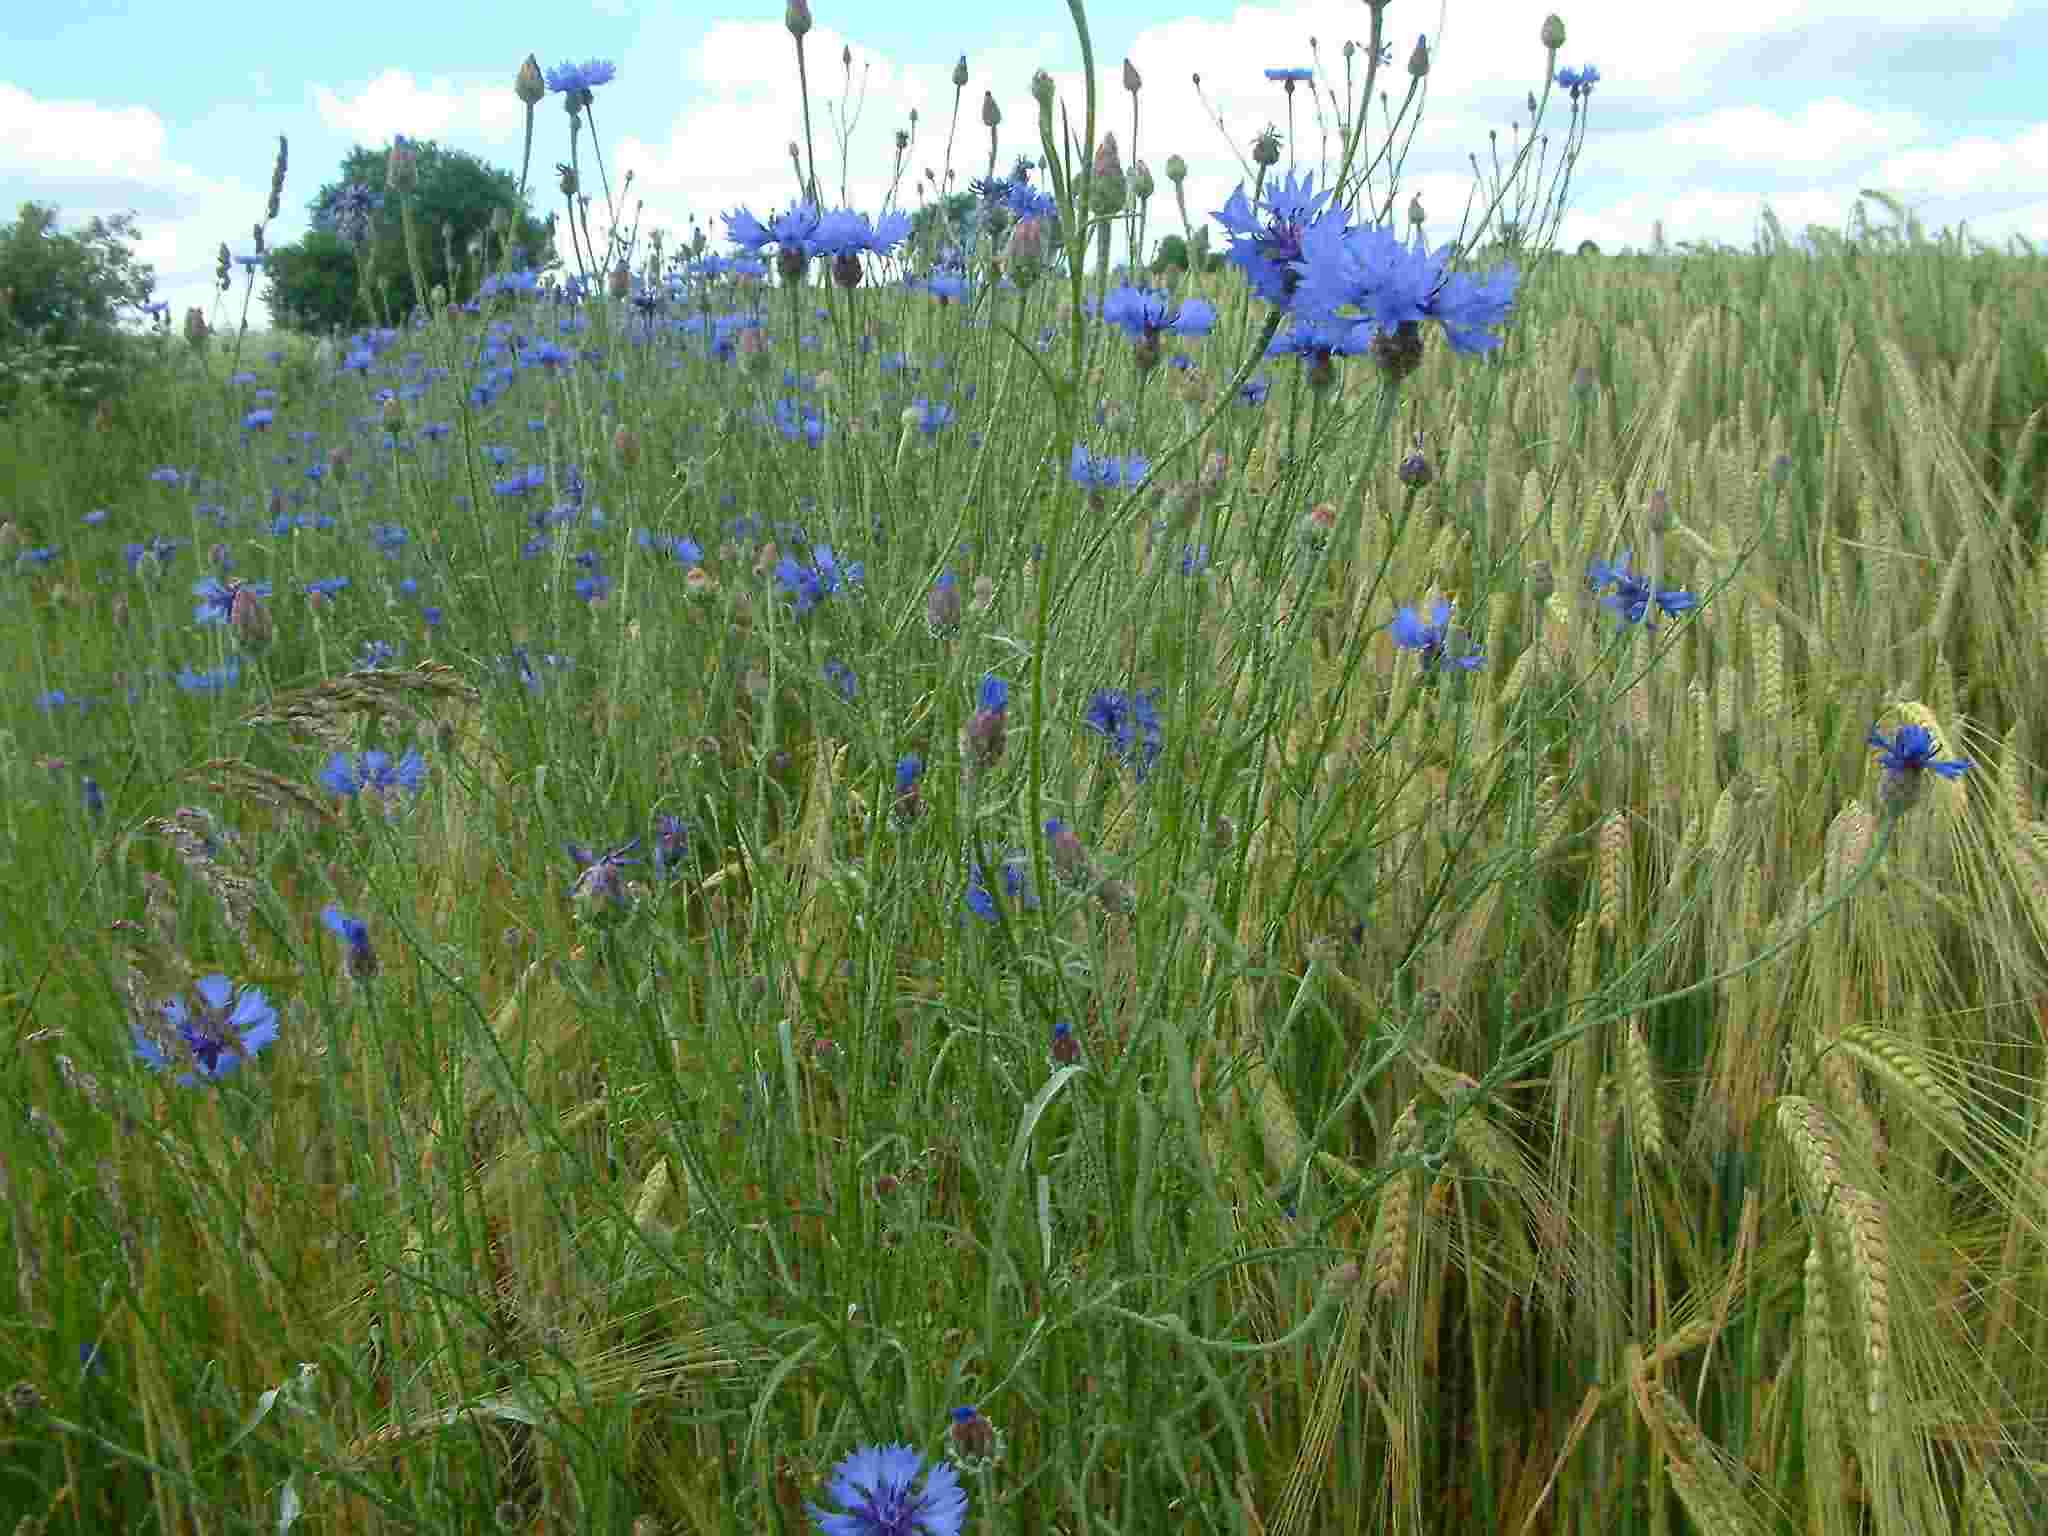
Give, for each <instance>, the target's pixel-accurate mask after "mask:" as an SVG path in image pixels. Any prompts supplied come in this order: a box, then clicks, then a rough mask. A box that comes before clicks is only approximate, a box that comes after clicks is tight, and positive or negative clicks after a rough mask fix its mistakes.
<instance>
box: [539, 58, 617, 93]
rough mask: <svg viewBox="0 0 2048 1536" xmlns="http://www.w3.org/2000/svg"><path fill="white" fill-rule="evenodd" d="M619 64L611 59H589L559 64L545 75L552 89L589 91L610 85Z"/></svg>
mask: <svg viewBox="0 0 2048 1536" xmlns="http://www.w3.org/2000/svg"><path fill="white" fill-rule="evenodd" d="M618 73H619V71H618V66H617V65H615V64H613V63H612V62H611V60H609V59H588V60H586V61H584V62H583V63H581V64H573V63H572V64H557V65H554V66H553V67H552V68H550V69H549V70H548V72H547V74H546V76H545V78H546V80H547V87H548V89H549V90H550V91H562V92H566V93H570V94H575V93H579V92H581V93H588V92H590V91H594V90H596V89H597V88H598V87H599V86H600V85H609V84H611V82H612V81H613V79H615V78H616V77H617V75H618Z"/></svg>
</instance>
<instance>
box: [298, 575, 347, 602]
mask: <svg viewBox="0 0 2048 1536" xmlns="http://www.w3.org/2000/svg"><path fill="white" fill-rule="evenodd" d="M348 584H349V578H348V577H346V576H321V577H318V578H316V579H314V580H312V581H309V582H307V583H306V587H305V591H306V596H308V597H310V598H314V599H316V600H317V599H319V598H326V597H333V596H334V595H335V594H336V593H337V592H346V591H347V590H348Z"/></svg>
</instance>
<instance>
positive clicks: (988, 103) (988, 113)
mask: <svg viewBox="0 0 2048 1536" xmlns="http://www.w3.org/2000/svg"><path fill="white" fill-rule="evenodd" d="M1002 120H1003V109H1002V108H1001V107H999V106H997V105H996V93H995V92H994V91H983V92H982V93H981V126H982V127H984V128H994V127H995V126H996V125H997V124H998V123H1000V122H1002Z"/></svg>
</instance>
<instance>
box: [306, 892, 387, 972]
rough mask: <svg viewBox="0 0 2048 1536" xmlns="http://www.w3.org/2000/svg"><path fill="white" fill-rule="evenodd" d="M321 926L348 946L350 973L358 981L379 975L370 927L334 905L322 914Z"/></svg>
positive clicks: (325, 909) (323, 910)
mask: <svg viewBox="0 0 2048 1536" xmlns="http://www.w3.org/2000/svg"><path fill="white" fill-rule="evenodd" d="M320 925H321V926H322V927H323V928H325V929H326V930H327V931H328V932H329V933H331V934H333V935H335V937H337V938H339V939H340V940H341V941H342V942H343V943H345V944H347V945H348V973H349V975H351V976H353V977H355V978H356V979H357V980H359V981H360V980H364V979H367V978H369V977H371V976H374V975H376V974H377V952H376V951H375V950H373V949H371V948H370V925H369V924H368V923H366V922H364V921H363V920H362V919H361V918H359V917H351V916H349V914H348V913H346V912H344V911H342V910H341V908H339V907H337V906H334V905H332V904H330V905H328V906H327V907H325V908H323V909H322V910H321V913H320Z"/></svg>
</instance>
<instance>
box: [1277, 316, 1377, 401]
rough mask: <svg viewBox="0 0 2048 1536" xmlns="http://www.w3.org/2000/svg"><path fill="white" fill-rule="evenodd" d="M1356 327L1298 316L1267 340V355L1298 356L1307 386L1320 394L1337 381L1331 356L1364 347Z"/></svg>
mask: <svg viewBox="0 0 2048 1536" xmlns="http://www.w3.org/2000/svg"><path fill="white" fill-rule="evenodd" d="M1359 330H1360V328H1359V327H1357V326H1354V325H1349V324H1346V323H1345V322H1344V321H1342V320H1339V321H1337V322H1336V323H1334V324H1330V323H1321V324H1318V323H1316V322H1313V321H1304V320H1302V319H1301V318H1300V317H1298V316H1297V317H1296V319H1295V322H1294V323H1293V324H1292V325H1290V326H1288V328H1287V329H1286V330H1284V331H1282V332H1281V333H1280V334H1279V335H1277V336H1275V337H1274V338H1273V339H1272V340H1271V341H1269V342H1267V343H1266V356H1268V357H1288V356H1293V357H1297V358H1299V359H1300V360H1301V364H1302V367H1303V368H1304V369H1305V370H1306V371H1307V379H1308V387H1309V388H1310V389H1311V390H1314V391H1316V392H1317V393H1319V394H1320V393H1321V392H1322V391H1324V390H1326V389H1328V388H1329V387H1330V386H1331V385H1333V384H1335V383H1336V382H1337V366H1336V363H1335V361H1334V359H1336V358H1339V357H1352V356H1356V355H1357V354H1358V353H1360V352H1363V351H1365V350H1366V348H1367V346H1368V345H1369V341H1368V339H1367V338H1366V337H1364V336H1363V335H1361V334H1359Z"/></svg>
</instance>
